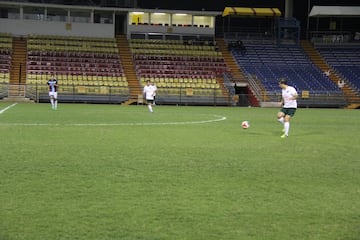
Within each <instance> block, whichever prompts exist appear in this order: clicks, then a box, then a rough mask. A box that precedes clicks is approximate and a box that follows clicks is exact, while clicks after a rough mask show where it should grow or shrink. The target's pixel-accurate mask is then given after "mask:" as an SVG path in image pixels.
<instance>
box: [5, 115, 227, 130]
mask: <svg viewBox="0 0 360 240" xmlns="http://www.w3.org/2000/svg"><path fill="white" fill-rule="evenodd" d="M212 116H214V117H216V118H215V119H210V120H201V121H189V122H185V121H184V122H154V123H151V122H148V123H146V122H144V123H64V124H61V123H0V126H79V127H82V126H85V127H87V126H104V127H106V126H149V125H186V124H204V123H212V122H219V121H224V120H226V117H224V116H219V115H212Z"/></svg>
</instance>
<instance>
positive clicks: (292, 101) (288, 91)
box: [282, 86, 298, 108]
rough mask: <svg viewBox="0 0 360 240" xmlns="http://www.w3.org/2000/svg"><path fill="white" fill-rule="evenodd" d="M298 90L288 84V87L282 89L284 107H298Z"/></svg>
mask: <svg viewBox="0 0 360 240" xmlns="http://www.w3.org/2000/svg"><path fill="white" fill-rule="evenodd" d="M297 95H298V94H297V91H296V89H295V88H294V87H291V86H287V88H285V89H282V98H283V100H284V105H283V107H284V108H297V101H296V97H297Z"/></svg>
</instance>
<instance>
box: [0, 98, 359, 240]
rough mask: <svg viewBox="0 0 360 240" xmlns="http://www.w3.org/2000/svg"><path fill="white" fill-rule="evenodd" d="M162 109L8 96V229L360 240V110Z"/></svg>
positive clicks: (83, 235) (173, 238)
mask: <svg viewBox="0 0 360 240" xmlns="http://www.w3.org/2000/svg"><path fill="white" fill-rule="evenodd" d="M9 106H10V107H9ZM7 107H9V108H7ZM154 111H155V112H154V113H150V112H148V110H147V108H146V106H119V105H91V104H59V107H58V110H56V111H54V110H51V107H50V104H17V105H13V106H11V104H10V103H0V134H1V143H0V166H1V168H0V239H1V240H19V239H24V240H42V239H46V240H54V239H79V240H114V239H121V240H168V239H169V240H180V239H181V240H187V239H189V240H197V239H204V240H212V239H214V240H219V239H224V240H232V239H234V240H239V239H245V240H248V239H249V240H253V239H254V240H255V239H258V240H282V239H284V240H289V239H291V240H297V239H298V240H303V239H307V240H312V239H313V240H332V239H334V240H335V239H344V240H345V239H346V240H355V239H360V184H359V183H360V154H359V146H360V124H359V120H360V112H359V111H358V110H344V109H305V108H304V109H302V108H301V109H298V111H297V113H296V115H295V117H294V118H293V119H292V122H291V129H290V136H289V138H287V139H281V138H280V136H281V134H282V132H281V129H282V127H281V125H280V124H279V123H278V122H277V121H276V113H277V111H278V109H275V108H238V107H185V106H178V107H177V106H155V107H154ZM243 120H248V121H249V122H250V128H249V129H247V130H244V129H242V128H241V126H240V125H241V122H242V121H243Z"/></svg>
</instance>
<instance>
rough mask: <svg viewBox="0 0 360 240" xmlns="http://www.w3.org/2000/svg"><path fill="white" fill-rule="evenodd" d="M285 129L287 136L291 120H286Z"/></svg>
mask: <svg viewBox="0 0 360 240" xmlns="http://www.w3.org/2000/svg"><path fill="white" fill-rule="evenodd" d="M284 129H285V132H284V134H285V135H286V136H289V129H290V122H285V123H284Z"/></svg>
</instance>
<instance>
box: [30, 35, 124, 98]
mask: <svg viewBox="0 0 360 240" xmlns="http://www.w3.org/2000/svg"><path fill="white" fill-rule="evenodd" d="M27 49H28V50H27V51H28V52H27V84H28V85H40V86H42V87H43V88H46V85H45V84H46V82H47V80H48V79H49V78H50V76H51V75H54V76H55V77H56V78H57V79H58V80H59V83H60V85H61V89H62V96H63V99H62V101H66V100H65V99H66V97H65V96H66V94H67V93H68V94H69V95H71V99H69V101H74V99H76V97H74V92H75V93H77V94H84V93H89V96H88V97H87V99H86V101H91V99H92V97H94V100H96V99H97V100H98V98H99V97H100V98H101V95H104V96H105V98H106V99H107V95H108V94H109V93H110V92H111V93H112V94H115V95H119V96H121V99H118V98H117V100H119V101H120V100H121V101H122V100H124V99H126V98H127V95H128V92H129V89H128V83H127V80H126V76H125V74H124V71H123V68H122V65H121V62H120V59H119V55H118V48H117V44H116V42H115V39H112V38H84V37H59V36H35V35H33V36H30V37H29V38H28V41H27ZM92 95H96V96H92ZM82 97H83V96H82ZM97 100H96V101H97ZM113 100H114V101H115V98H114V99H113Z"/></svg>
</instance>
